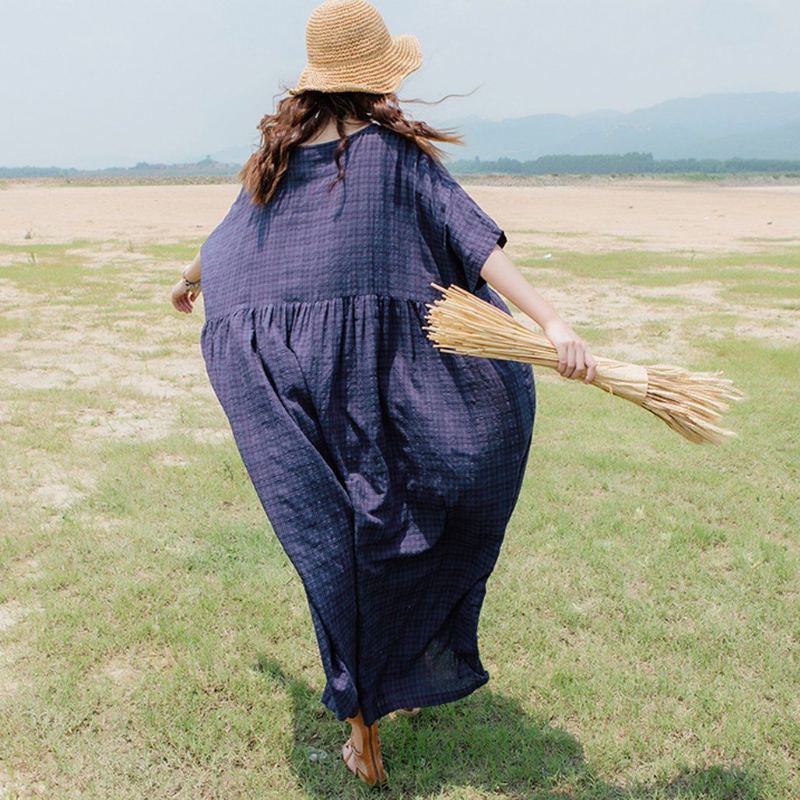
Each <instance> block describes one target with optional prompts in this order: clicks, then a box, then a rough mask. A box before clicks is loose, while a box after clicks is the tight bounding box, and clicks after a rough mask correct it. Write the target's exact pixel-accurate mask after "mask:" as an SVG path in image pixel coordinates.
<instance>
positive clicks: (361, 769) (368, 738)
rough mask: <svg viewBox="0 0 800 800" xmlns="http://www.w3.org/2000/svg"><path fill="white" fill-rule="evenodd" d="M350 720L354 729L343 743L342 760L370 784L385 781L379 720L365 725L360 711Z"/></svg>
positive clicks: (373, 784)
mask: <svg viewBox="0 0 800 800" xmlns="http://www.w3.org/2000/svg"><path fill="white" fill-rule="evenodd" d="M348 722H349V723H350V725H351V728H352V730H351V732H350V737H349V738H348V739H347V741H346V742H345V743H344V744H343V745H342V760H343V761H344V763H345V765H346V766H347V768H348V769H349V770H350V771H351V772H352V773H353V774H354V775H357V776H358V777H359V778H360V779H361V780H362V781H364V782H365V783H367V784H369V785H370V786H375V785H376V784H378V783H385V782H386V771H385V770H384V767H383V756H382V754H381V740H380V736H379V735H378V722H377V720H376V721H375V722H373V723H372V725H365V724H364V719H363V717H362V716H361V712H360V711H359V712H358V714H357V715H356V716H355V717H349V718H348Z"/></svg>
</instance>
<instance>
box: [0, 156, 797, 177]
mask: <svg viewBox="0 0 800 800" xmlns="http://www.w3.org/2000/svg"><path fill="white" fill-rule="evenodd" d="M240 167H241V164H226V163H223V162H220V161H215V160H214V159H212V158H210V157H206V158H204V159H202V160H201V161H198V162H197V163H195V164H150V163H147V162H146V161H140V162H139V163H138V164H136V165H135V166H133V167H106V168H104V169H76V168H75V167H0V179H2V178H45V177H55V178H66V179H72V178H76V179H79V178H91V177H94V178H103V177H123V178H154V179H157V178H162V177H163V178H168V177H203V176H208V177H212V176H224V177H230V176H234V175H235V174H236V173H237V172H238V171H239V168H240ZM448 168H449V169H450V171H451V172H452V173H453V174H454V175H485V174H489V173H493V174H503V175H563V174H566V175H641V174H648V173H649V174H668V173H698V174H703V175H723V174H726V175H729V174H741V173H780V174H800V161H790V160H779V159H766V158H731V159H728V160H725V161H722V160H719V159H714V158H703V159H697V158H679V159H663V160H656V159H655V158H653V154H652V153H625V154H623V155H604V154H596V155H585V156H571V155H552V156H540V157H539V158H537V159H534V160H533V161H519V160H518V159H516V158H499V159H497V160H496V161H484V160H482V159H481V158H479V157H478V156H476V157H475V158H474V159H471V160H470V159H459V160H456V161H452V162H448Z"/></svg>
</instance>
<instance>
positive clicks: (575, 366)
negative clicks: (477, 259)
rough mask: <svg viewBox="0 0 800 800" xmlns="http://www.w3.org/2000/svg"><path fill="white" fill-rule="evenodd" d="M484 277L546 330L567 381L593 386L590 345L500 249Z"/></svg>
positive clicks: (497, 249)
mask: <svg viewBox="0 0 800 800" xmlns="http://www.w3.org/2000/svg"><path fill="white" fill-rule="evenodd" d="M481 277H482V278H483V279H484V280H485V281H486V282H487V283H488V284H490V285H491V286H492V287H493V288H495V289H497V291H498V292H500V293H501V294H502V295H504V296H505V297H507V298H508V299H509V300H510V301H511V302H512V303H513V304H514V305H515V306H517V308H519V309H520V310H521V311H523V312H524V313H525V314H527V315H528V316H529V317H530V318H531V319H532V320H533V321H534V322H536V323H538V324H539V325H540V326H541V327H542V330H543V331H544V334H545V336H547V338H548V339H549V340H550V341H551V342H552V343H553V344H554V345H555V347H556V349H557V350H558V372H559V373H560V374H561V375H562V376H563V377H565V378H582V379H583V381H584V382H585V383H591V381H592V380H593V379H594V376H595V370H596V366H597V364H596V362H595V360H594V358H593V357H592V355H591V353H589V351H588V349H587V347H586V343H585V342H584V341H583V340H582V339H581V338H580V336H578V335H577V334H576V333H575V331H573V330H572V328H571V327H570V326H569V325H568V324H567V323H566V322H565V321H564V320H563V319H562V318H561V317H560V316H559V314H558V312H557V311H556V310H555V308H553V306H551V305H550V303H548V302H547V300H545V299H544V297H542V295H540V294H539V292H537V291H536V289H534V288H533V286H531V285H530V283H528V281H527V280H526V279H525V276H524V275H523V274H522V273H521V272H520V271H519V270H518V269H517V268H516V266H514V262H513V261H511V259H510V258H509V257H508V256H507V255H506V253H505V251H504V250H503V249H502V248H501V247H500V246H496V247H495V248H494V250H493V251H492V253H491V255H490V256H489V258H488V259H486V263H485V264H484V265H483V267H482V268H481Z"/></svg>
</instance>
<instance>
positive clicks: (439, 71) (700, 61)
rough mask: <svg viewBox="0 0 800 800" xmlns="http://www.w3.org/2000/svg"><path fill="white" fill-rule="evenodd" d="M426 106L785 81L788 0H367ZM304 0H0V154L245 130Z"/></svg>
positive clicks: (521, 105)
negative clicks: (406, 57)
mask: <svg viewBox="0 0 800 800" xmlns="http://www.w3.org/2000/svg"><path fill="white" fill-rule="evenodd" d="M375 4H376V5H377V7H378V8H379V9H380V11H381V13H382V14H383V17H384V19H385V20H386V22H387V24H388V25H389V28H390V30H391V31H392V33H414V34H416V35H417V37H418V38H419V40H420V42H421V44H422V48H423V51H424V55H425V61H424V62H423V65H422V67H421V68H420V70H419V71H417V72H416V73H414V74H412V75H411V76H409V77H408V78H407V79H406V81H405V82H404V83H403V85H402V86H401V87H400V90H399V94H400V97H401V98H403V97H406V98H414V97H422V98H423V99H427V100H435V99H438V98H439V97H441V96H442V95H443V94H446V93H449V92H459V93H461V92H469V91H470V90H472V89H474V88H475V87H479V88H478V91H477V92H475V94H474V95H472V96H471V97H468V98H452V99H449V100H446V101H445V102H444V103H442V105H441V106H439V107H438V108H437V109H435V110H434V109H429V108H427V107H426V106H422V105H412V106H409V107H408V108H409V110H410V111H411V113H412V114H413V115H414V116H415V117H417V118H419V119H425V118H427V119H430V120H432V121H434V122H435V121H437V120H443V119H447V118H455V117H461V116H464V115H467V114H478V115H481V116H484V117H488V118H492V119H501V118H504V117H516V116H523V115H525V114H532V113H539V112H560V113H566V114H573V113H577V112H582V111H592V110H595V109H599V108H614V109H618V110H621V111H629V110H632V109H634V108H639V107H643V106H648V105H652V104H654V103H657V102H660V101H661V100H666V99H669V98H671V97H678V96H693V95H699V94H705V93H709V92H745V91H797V90H800V47H798V41H800V38H799V37H800V2H798V0H402V2H401V0H378V1H377V2H376V3H375ZM316 5H317V2H307V1H306V0H291V1H290V2H285V1H284V2H278V0H191V2H189V0H137V1H136V2H121V0H0V29H1V30H2V31H3V44H2V47H0V108H1V109H2V115H3V117H2V124H1V125H0V165H2V166H18V165H23V164H31V165H37V166H50V165H57V166H74V167H88V168H91V167H101V166H109V165H120V166H128V165H131V164H133V163H135V162H136V161H173V160H186V159H195V158H201V157H203V156H204V155H205V154H206V153H213V152H215V151H217V150H221V149H223V148H226V147H231V146H237V145H239V146H251V145H254V144H255V143H256V142H257V141H258V135H257V131H256V129H255V126H256V125H257V123H258V121H259V120H260V118H261V116H262V115H263V114H264V113H267V112H268V111H272V110H273V107H274V101H275V97H276V94H278V93H279V92H280V91H281V84H286V85H292V84H293V83H294V81H295V79H296V77H297V75H298V74H299V72H300V70H301V69H302V67H303V64H304V63H305V23H306V20H307V18H308V15H309V13H310V12H311V10H312V9H313V8H314V7H315V6H316Z"/></svg>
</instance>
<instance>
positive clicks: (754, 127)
mask: <svg viewBox="0 0 800 800" xmlns="http://www.w3.org/2000/svg"><path fill="white" fill-rule="evenodd" d="M414 113H415V115H417V116H421V115H418V114H416V110H415V112H414ZM432 124H434V123H432ZM435 124H436V125H437V127H456V128H457V129H458V130H459V131H460V132H461V133H462V134H463V136H464V140H465V146H463V147H461V146H446V147H445V148H444V149H445V150H447V152H449V153H451V154H452V155H453V157H454V158H461V159H466V158H470V159H472V158H475V157H478V158H480V159H483V160H492V159H498V158H516V159H519V160H521V161H522V160H527V159H534V158H538V157H539V156H545V155H555V154H570V155H589V154H611V153H629V152H647V153H652V154H653V156H654V157H655V158H656V159H673V158H715V159H730V158H770V159H800V92H755V93H748V94H708V95H703V96H700V97H679V98H675V99H672V100H667V101H665V102H663V103H658V104H657V105H654V106H649V107H647V108H641V109H637V110H635V111H630V112H621V111H613V110H599V111H592V112H589V113H584V114H575V115H571V116H570V115H567V114H533V115H529V116H524V117H509V118H507V119H503V120H499V121H494V120H487V119H483V118H481V117H478V116H469V117H461V118H454V119H449V120H443V121H441V122H437V123H435ZM251 151H252V148H248V147H229V148H226V149H224V150H219V151H217V152H216V153H211V154H210V156H211V158H213V159H214V160H215V161H223V162H228V163H243V162H244V161H245V160H246V158H247V156H248V155H249V154H250V152H251ZM194 160H195V161H197V160H199V158H195V159H194Z"/></svg>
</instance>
